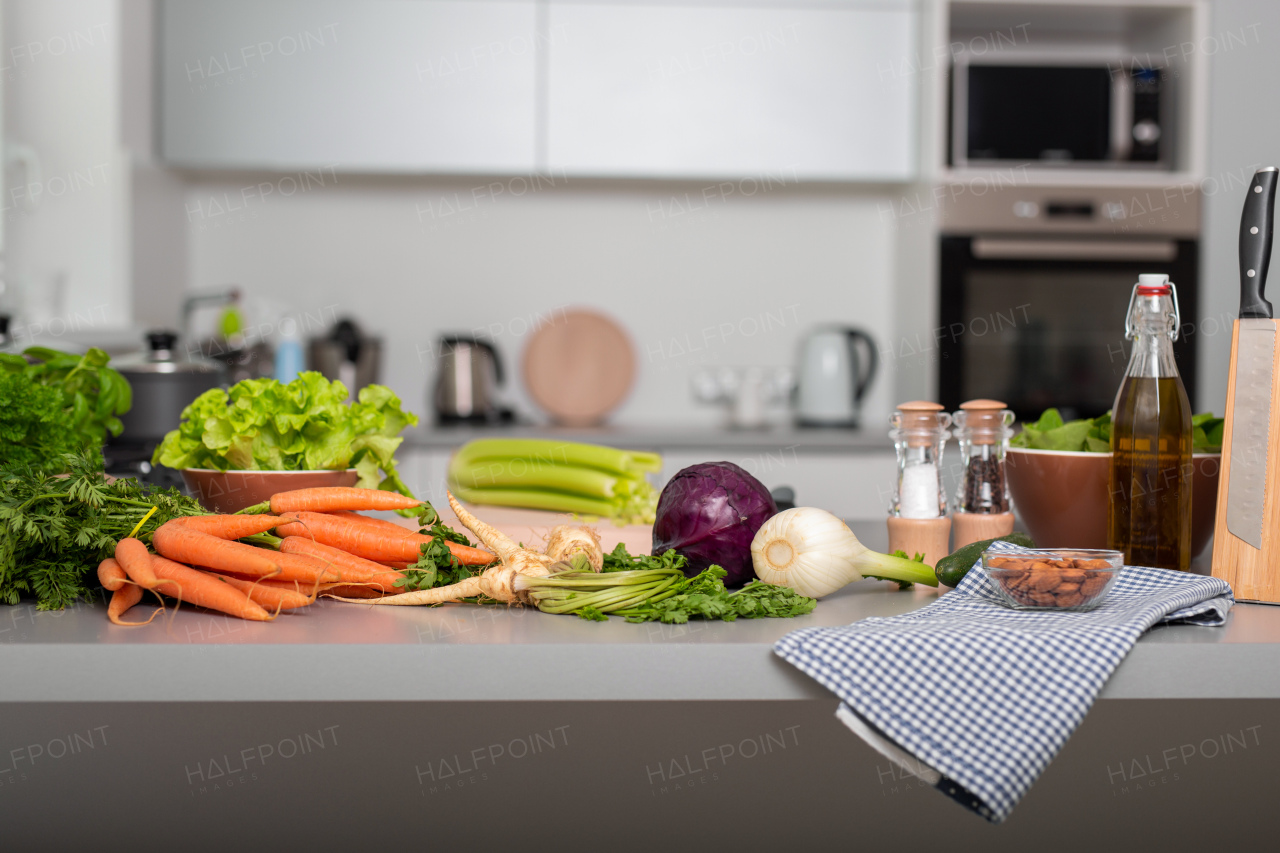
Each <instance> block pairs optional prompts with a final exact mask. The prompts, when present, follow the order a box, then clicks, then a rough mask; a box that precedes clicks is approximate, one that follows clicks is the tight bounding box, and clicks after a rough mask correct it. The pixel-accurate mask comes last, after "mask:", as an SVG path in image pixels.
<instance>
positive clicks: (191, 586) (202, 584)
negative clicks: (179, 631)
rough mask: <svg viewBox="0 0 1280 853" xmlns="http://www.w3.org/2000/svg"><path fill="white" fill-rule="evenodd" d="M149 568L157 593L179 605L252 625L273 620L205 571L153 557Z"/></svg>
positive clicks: (242, 595) (240, 593) (255, 605)
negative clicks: (166, 596) (154, 576)
mask: <svg viewBox="0 0 1280 853" xmlns="http://www.w3.org/2000/svg"><path fill="white" fill-rule="evenodd" d="M158 532H159V531H157V533H158ZM210 538H212V537H210ZM246 547H248V546H246ZM151 566H152V568H153V569H154V570H155V573H156V576H157V577H159V578H160V581H159V582H158V584H157V589H158V591H160V592H163V593H164V594H165V595H168V596H172V597H173V598H176V599H178V601H179V602H183V601H187V602H190V603H191V604H196V605H199V606H200V607H207V608H208V609H210V610H218V611H221V612H222V613H226V614H228V615H231V616H238V617H240V618H241V619H251V620H253V621H255V622H269V621H271V619H273V618H274V617H273V616H272V615H271V614H270V613H268V612H267V611H265V610H263V609H262V608H261V607H260V606H258V605H257V604H255V603H254V602H252V601H250V600H249V597H248V596H247V595H245V594H244V593H243V592H241V591H240V590H238V589H236V588H235V587H234V586H232V585H231V584H229V583H223V582H222V580H221V579H220V578H216V577H214V576H213V575H210V574H208V573H207V572H202V571H200V570H199V569H193V568H191V567H190V566H184V565H182V564H181V563H175V562H174V561H173V560H166V559H165V558H164V557H152V558H151Z"/></svg>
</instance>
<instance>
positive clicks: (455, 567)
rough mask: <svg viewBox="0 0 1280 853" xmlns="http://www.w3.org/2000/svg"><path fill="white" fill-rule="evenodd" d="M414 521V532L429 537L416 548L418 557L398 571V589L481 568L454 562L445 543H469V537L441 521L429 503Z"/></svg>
mask: <svg viewBox="0 0 1280 853" xmlns="http://www.w3.org/2000/svg"><path fill="white" fill-rule="evenodd" d="M418 524H419V525H420V526H419V530H418V532H419V533H421V534H422V535H423V536H430V537H432V539H431V541H430V542H429V543H428V544H426V545H423V546H422V547H421V548H419V549H418V550H419V553H420V554H421V555H422V556H421V557H419V558H418V561H417V562H416V563H414V564H413V565H412V566H409V567H408V568H406V569H404V570H403V571H402V572H401V574H403V575H404V576H405V578H404V580H397V581H396V582H395V585H396V586H398V587H400V588H401V592H413V591H414V590H419V589H431V588H433V587H437V586H449V585H450V584H455V583H458V582H460V581H464V580H466V579H467V578H469V577H471V576H472V575H476V574H479V573H480V572H481V571H483V570H484V569H485V567H484V566H477V567H475V568H474V569H473V568H471V567H468V566H464V565H462V564H461V563H460V562H458V558H457V557H455V556H453V552H452V551H450V550H449V546H448V545H447V544H445V543H447V542H457V543H458V544H459V545H467V546H470V545H471V540H470V539H468V538H467V537H466V536H464V535H462V534H461V533H459V532H458V531H456V530H454V529H453V528H452V527H449V526H448V525H446V524H445V523H444V522H442V521H441V520H440V516H439V515H438V514H436V511H435V508H434V507H432V506H431V504H426V505H425V511H424V512H422V514H420V515H419V516H418Z"/></svg>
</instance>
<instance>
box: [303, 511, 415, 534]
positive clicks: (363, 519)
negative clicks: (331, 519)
mask: <svg viewBox="0 0 1280 853" xmlns="http://www.w3.org/2000/svg"><path fill="white" fill-rule="evenodd" d="M325 515H334V516H337V517H338V518H349V519H351V520H352V521H354V522H357V523H359V524H363V525H365V526H366V527H369V528H372V529H373V530H381V531H383V532H385V533H386V534H387V535H389V536H413V535H414V534H415V533H417V532H418V531H417V530H410V529H409V528H408V527H405V526H403V525H400V524H396V523H395V522H394V521H387V520H386V519H385V518H371V517H370V516H367V515H361V514H360V513H358V512H352V511H350V510H332V511H330V512H326V513H325Z"/></svg>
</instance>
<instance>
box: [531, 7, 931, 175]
mask: <svg viewBox="0 0 1280 853" xmlns="http://www.w3.org/2000/svg"><path fill="white" fill-rule="evenodd" d="M916 27H917V13H916V10H915V4H914V3H905V2H896V3H895V2H878V3H877V2H850V3H839V2H826V3H821V2H814V3H806V4H794V5H789V4H787V3H786V2H785V0H780V2H778V3H776V4H766V3H759V2H756V3H748V2H739V3H737V4H735V3H734V2H732V0H729V2H727V3H720V4H714V5H710V4H709V5H702V4H696V3H693V4H685V5H679V4H673V5H648V4H643V3H559V2H554V0H553V2H551V3H550V15H549V35H550V38H549V46H550V49H549V70H548V86H547V91H548V95H547V97H548V121H547V139H548V145H547V151H548V164H549V166H550V167H551V169H552V171H553V172H560V171H561V170H564V171H565V172H566V173H568V174H575V175H600V176H624V177H626V176H630V177H659V178H660V177H671V178H694V177H715V176H728V177H738V176H758V177H769V178H773V179H778V178H779V177H780V178H781V179H782V180H784V181H786V180H788V179H796V180H823V179H828V180H874V181H901V180H909V179H910V178H911V177H913V176H914V174H915V172H916V132H915V128H916V112H917V106H916V102H917V95H916V88H917V83H918V81H917V80H916V79H915V77H914V76H913V75H911V74H909V73H906V71H909V70H910V69H911V68H913V67H914V62H913V60H914V59H915V57H916V56H917V55H918V49H917V47H916V44H917V40H916V39H917V36H916Z"/></svg>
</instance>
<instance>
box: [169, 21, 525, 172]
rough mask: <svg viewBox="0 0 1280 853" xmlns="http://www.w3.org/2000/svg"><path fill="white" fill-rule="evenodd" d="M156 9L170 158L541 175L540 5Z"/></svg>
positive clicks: (241, 164) (197, 162)
mask: <svg viewBox="0 0 1280 853" xmlns="http://www.w3.org/2000/svg"><path fill="white" fill-rule="evenodd" d="M159 5H160V28H159V31H160V33H161V36H160V46H159V56H160V60H159V70H158V72H157V73H158V76H159V96H160V103H161V113H162V126H161V127H162V129H161V149H162V152H163V156H164V157H165V159H167V160H168V161H169V162H171V163H174V164H177V165H183V166H194V167H211V168H246V169H254V168H278V169H294V168H309V167H321V168H323V167H330V168H333V169H335V170H337V171H356V172H360V171H365V172H393V173H394V172H440V173H467V172H470V173H477V172H478V173H495V172H497V173H511V172H518V173H529V172H531V171H533V170H534V167H535V165H536V164H535V136H536V134H535V104H536V97H535V89H536V76H537V75H536V62H535V52H536V43H537V38H536V27H535V18H536V4H535V3H534V2H533V0H523V2H490V0H439V1H438V2H427V1H426V0H399V2H393V0H218V2H207V0H161V3H160V4H159Z"/></svg>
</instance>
